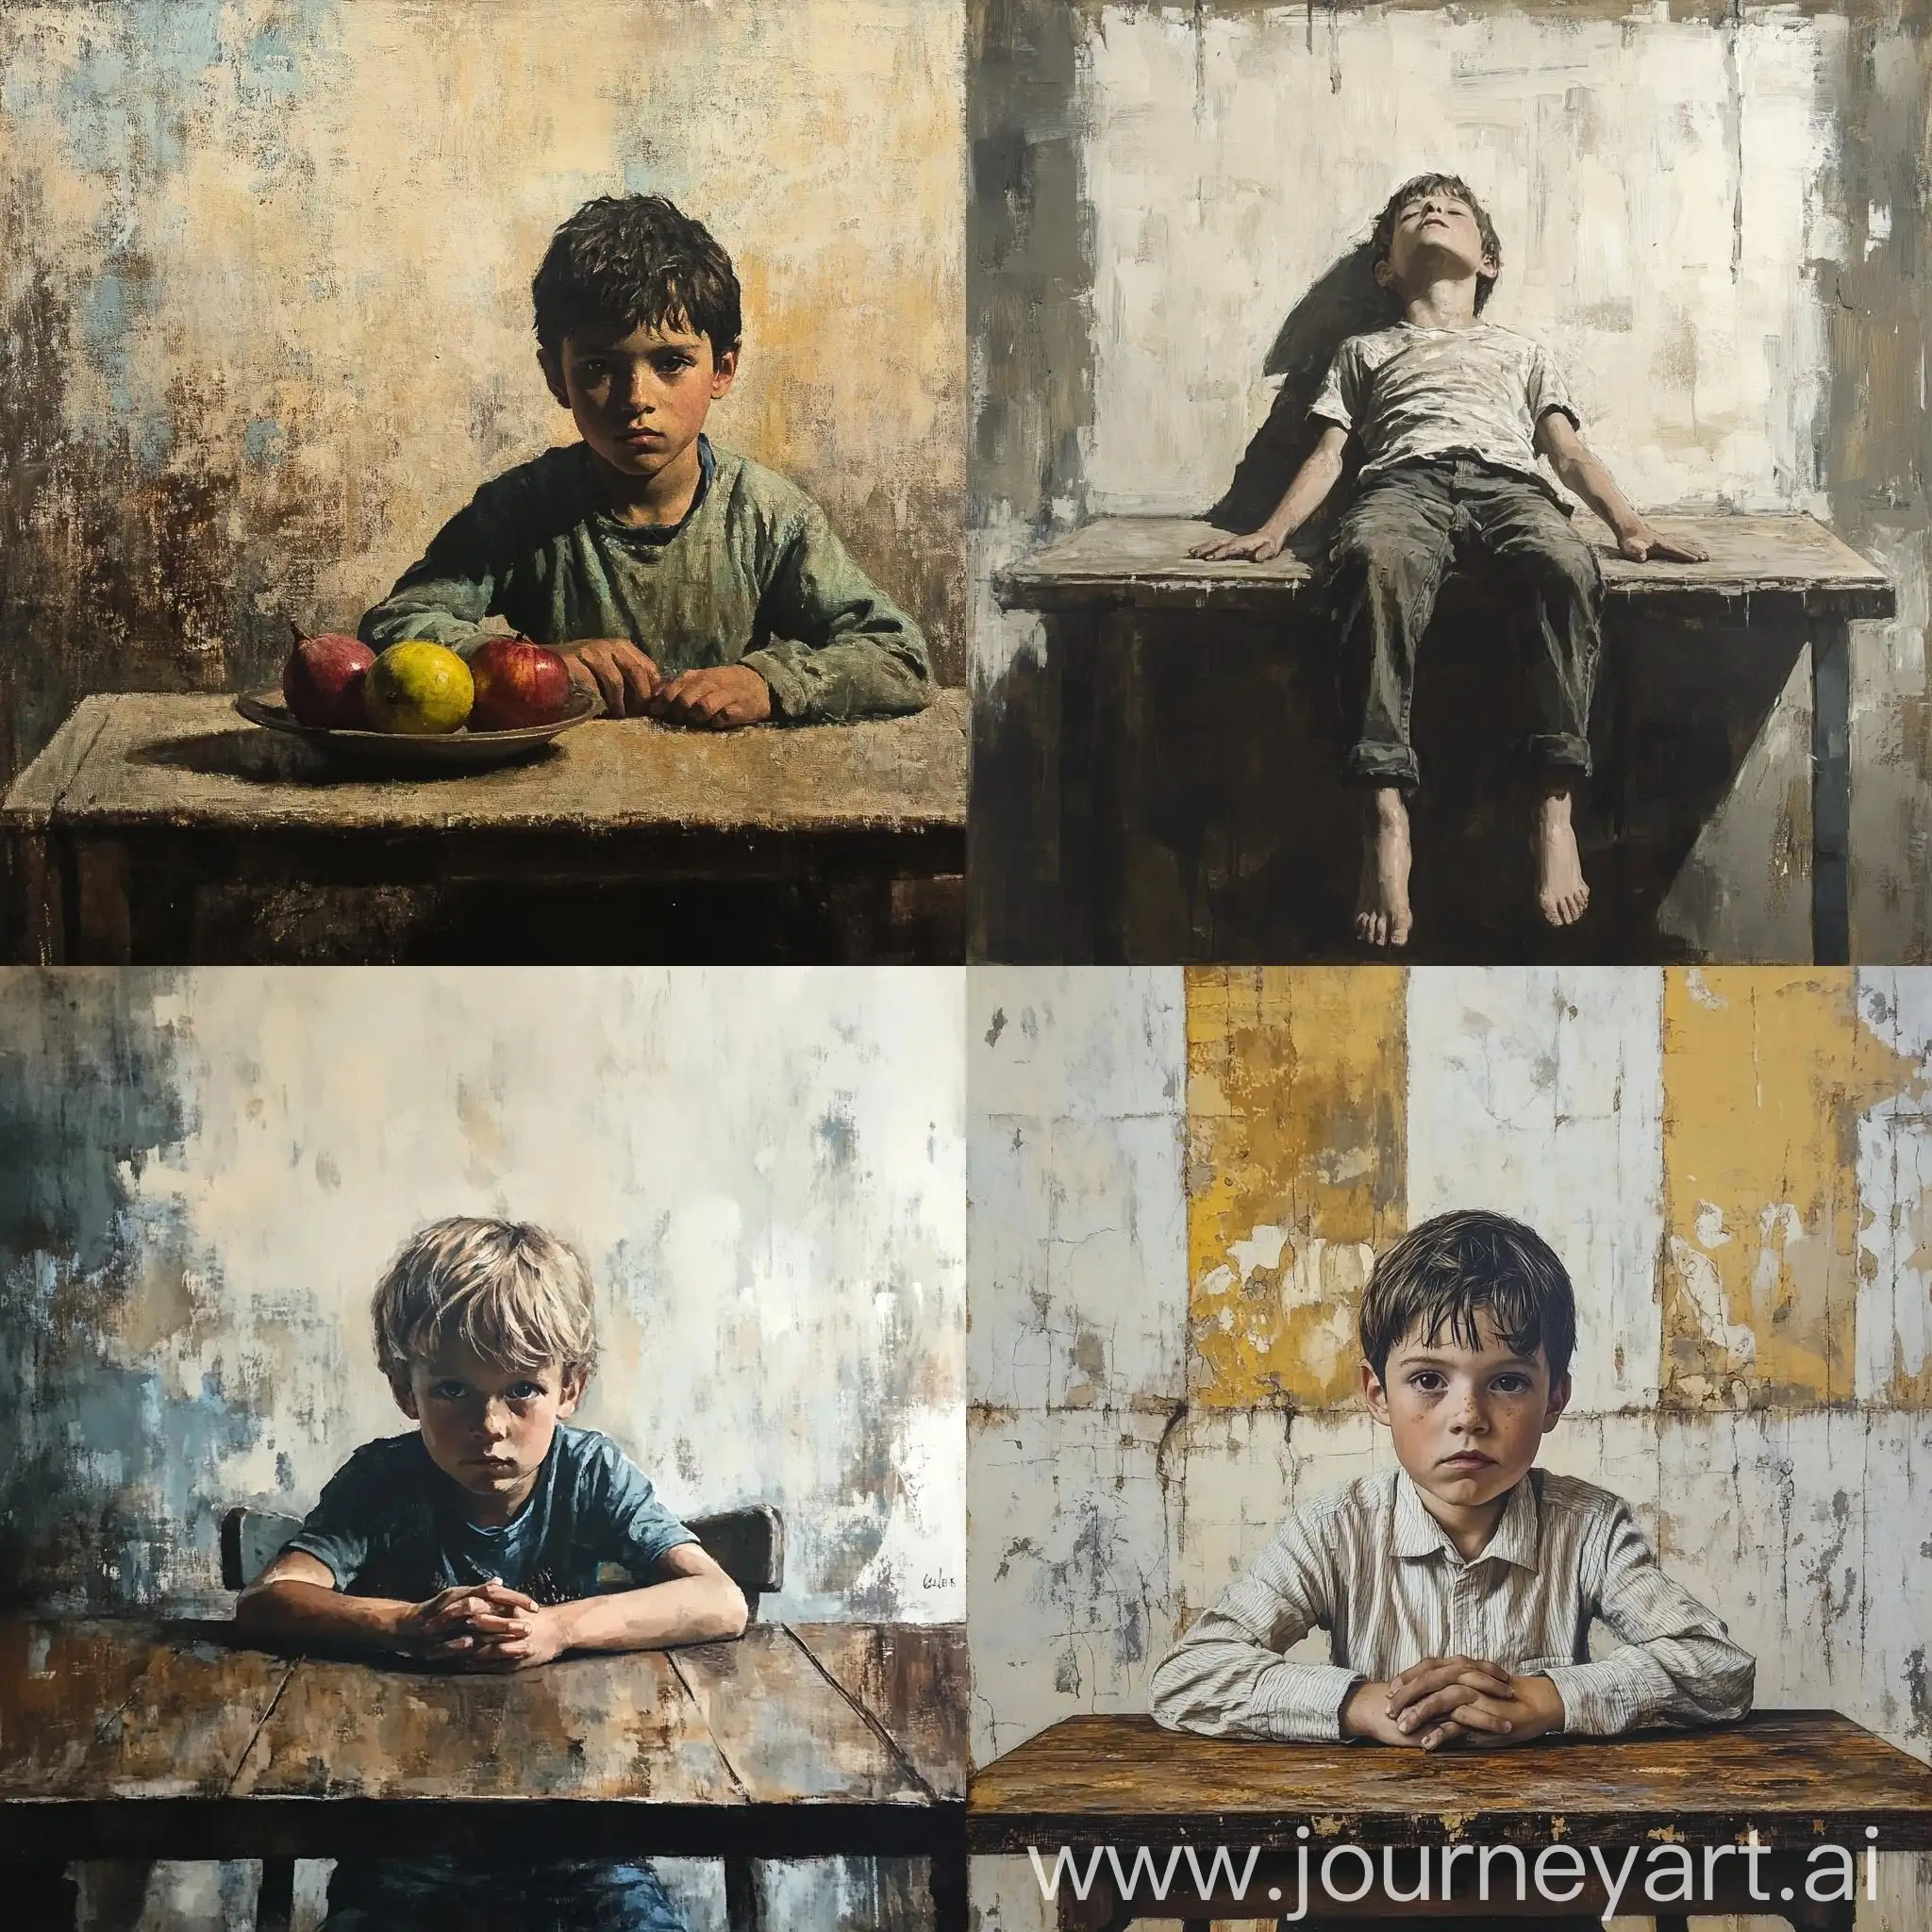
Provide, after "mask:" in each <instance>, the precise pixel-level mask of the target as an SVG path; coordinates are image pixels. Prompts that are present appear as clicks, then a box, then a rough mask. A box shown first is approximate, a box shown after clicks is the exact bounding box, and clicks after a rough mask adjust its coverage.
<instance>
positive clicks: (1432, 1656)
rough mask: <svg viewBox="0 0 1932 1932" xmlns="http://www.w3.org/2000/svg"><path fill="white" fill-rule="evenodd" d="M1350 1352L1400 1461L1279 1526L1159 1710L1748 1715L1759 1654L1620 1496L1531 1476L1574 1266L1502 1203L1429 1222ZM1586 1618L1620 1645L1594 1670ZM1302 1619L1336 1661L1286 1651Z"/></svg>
mask: <svg viewBox="0 0 1932 1932" xmlns="http://www.w3.org/2000/svg"><path fill="white" fill-rule="evenodd" d="M1360 1341H1361V1351H1362V1356H1363V1361H1362V1370H1361V1375H1362V1392H1363V1394H1364V1396H1365V1397H1366V1399H1367V1401H1368V1406H1369V1409H1370V1412H1371V1413H1372V1414H1373V1415H1374V1418H1375V1420H1376V1421H1377V1422H1378V1423H1380V1424H1382V1425H1383V1426H1384V1427H1385V1428H1387V1429H1388V1430H1389V1432H1390V1434H1391V1437H1392V1438H1393V1441H1394V1449H1395V1459H1396V1462H1397V1465H1398V1466H1397V1468H1396V1469H1394V1470H1393V1471H1391V1472H1390V1473H1388V1474H1378V1475H1370V1476H1360V1477H1357V1479H1356V1480H1355V1481H1353V1482H1350V1483H1344V1484H1343V1485H1342V1486H1341V1488H1340V1489H1337V1490H1331V1491H1329V1492H1328V1493H1327V1494H1325V1495H1323V1496H1318V1497H1316V1498H1315V1499H1314V1500H1313V1501H1312V1502H1309V1503H1307V1504H1306V1505H1304V1506H1303V1507H1300V1508H1298V1509H1297V1510H1296V1511H1295V1512H1294V1513H1293V1514H1292V1515H1291V1516H1290V1517H1289V1519H1288V1521H1287V1522H1286V1523H1284V1524H1282V1526H1281V1528H1280V1529H1279V1530H1278V1531H1277V1532H1276V1534H1275V1537H1274V1541H1273V1542H1271V1543H1270V1544H1269V1545H1268V1547H1267V1548H1266V1549H1265V1550H1263V1551H1262V1553H1261V1555H1260V1556H1259V1557H1257V1560H1256V1561H1255V1563H1254V1564H1253V1566H1252V1567H1251V1568H1250V1569H1248V1570H1247V1571H1246V1572H1244V1573H1243V1574H1241V1575H1240V1576H1238V1577H1236V1579H1235V1580H1234V1581H1233V1582H1232V1583H1231V1584H1229V1585H1228V1587H1227V1589H1226V1590H1225V1591H1223V1592H1222V1595H1221V1600H1220V1601H1219V1602H1218V1603H1217V1604H1216V1605H1215V1606H1214V1607H1213V1608H1212V1609H1210V1610H1206V1611H1204V1612H1203V1613H1202V1614H1201V1615H1200V1616H1199V1617H1198V1618H1196V1619H1195V1621H1194V1623H1193V1624H1192V1625H1191V1628H1190V1629H1189V1630H1188V1631H1187V1633H1186V1634H1185V1635H1184V1636H1183V1637H1182V1639H1181V1640H1180V1641H1179V1642H1178V1643H1177V1644H1176V1645H1175V1646H1174V1649H1173V1650H1171V1651H1170V1652H1169V1653H1168V1654H1167V1656H1166V1657H1163V1658H1162V1659H1161V1661H1160V1663H1159V1665H1158V1668H1157V1669H1156V1671H1155V1673H1154V1677H1153V1681H1152V1684H1151V1686H1150V1690H1149V1698H1148V1702H1149V1707H1150V1709H1151V1710H1152V1712H1153V1714H1154V1716H1155V1717H1156V1719H1158V1722H1160V1723H1161V1724H1165V1725H1167V1726H1168V1727H1169V1728H1170V1729H1173V1730H1184V1731H1198V1732H1201V1733H1203V1734H1205V1735H1207V1736H1208V1737H1219V1738H1257V1739H1273V1740H1284V1741H1287V1740H1309V1741H1319V1740H1337V1739H1344V1738H1358V1739H1363V1740H1369V1741H1372V1742H1374V1743H1378V1744H1397V1745H1407V1746H1411V1747H1413V1746H1418V1745H1419V1746H1420V1747H1421V1748H1422V1749H1423V1750H1424V1751H1439V1750H1443V1749H1447V1748H1450V1747H1452V1746H1454V1747H1460V1748H1469V1747H1474V1746H1499V1745H1508V1744H1521V1743H1526V1742H1528V1741H1529V1740H1531V1739H1532V1738H1539V1737H1541V1736H1542V1735H1543V1734H1544V1733H1545V1732H1549V1731H1563V1732H1568V1733H1572V1734H1575V1735H1582V1736H1591V1737H1608V1736H1612V1735H1614V1734H1615V1733H1617V1732H1620V1731H1624V1730H1629V1729H1632V1728H1634V1727H1636V1726H1638V1725H1642V1724H1724V1723H1728V1722H1730V1721H1732V1720H1734V1719H1737V1718H1740V1717H1742V1716H1743V1715H1744V1713H1745V1712H1746V1711H1747V1710H1749V1709H1750V1707H1751V1692H1752V1686H1753V1680H1754V1678H1755V1676H1756V1674H1757V1666H1756V1664H1755V1662H1754V1661H1753V1659H1752V1658H1751V1657H1750V1656H1748V1655H1747V1654H1746V1653H1745V1652H1744V1651H1741V1650H1740V1649H1739V1648H1738V1646H1737V1645H1736V1644H1735V1643H1733V1642H1731V1641H1729V1639H1728V1637H1727V1636H1726V1634H1725V1631H1724V1624H1722V1623H1721V1622H1719V1620H1718V1619H1717V1617H1716V1616H1715V1615H1714V1614H1713V1613H1712V1612H1711V1611H1709V1610H1707V1609H1706V1608H1705V1607H1704V1606H1703V1605H1702V1604H1700V1603H1698V1602H1697V1601H1696V1600H1695V1599H1694V1598H1693V1597H1692V1596H1691V1594H1690V1593H1689V1592H1688V1591H1685V1590H1684V1589H1683V1588H1682V1587H1681V1586H1680V1585H1678V1584H1675V1583H1673V1582H1672V1581H1671V1579H1670V1578H1669V1577H1667V1576H1666V1575H1665V1574H1663V1572H1662V1571H1661V1570H1659V1569H1658V1568H1657V1557H1656V1556H1655V1555H1654V1554H1653V1553H1652V1551H1651V1548H1650V1545H1649V1543H1648V1542H1647V1541H1645V1540H1644V1537H1643V1532H1642V1531H1641V1530H1640V1529H1639V1528H1638V1526H1637V1524H1636V1522H1635V1521H1634V1520H1633V1518H1632V1516H1631V1514H1630V1509H1629V1507H1628V1505H1627V1504H1625V1503H1624V1501H1623V1500H1622V1499H1621V1498H1620V1497H1618V1496H1614V1495H1612V1494H1611V1493H1610V1492H1609V1491H1607V1490H1600V1489H1598V1488H1596V1487H1595V1486H1594V1485H1593V1484H1591V1483H1586V1482H1581V1481H1579V1480H1577V1478H1575V1477H1574V1476H1567V1475H1556V1474H1551V1473H1550V1472H1548V1471H1547V1470H1540V1469H1537V1468H1535V1467H1533V1465H1534V1463H1535V1461H1536V1456H1537V1449H1538V1446H1539V1445H1540V1444H1541V1441H1542V1439H1543V1437H1544V1436H1546V1435H1548V1434H1549V1432H1550V1431H1551V1430H1552V1429H1554V1428H1555V1427H1556V1426H1557V1422H1558V1420H1559V1419H1560V1418H1561V1416H1562V1413H1563V1410H1564V1407H1565V1406H1566V1405H1567V1404H1568V1403H1569V1400H1570V1357H1571V1353H1572V1351H1573V1349H1574V1346H1575V1341H1576V1307H1575V1302H1574V1297H1573V1295H1572V1292H1571V1287H1570V1277H1569V1275H1568V1274H1566V1273H1565V1272H1564V1268H1563V1264H1562V1262H1561V1261H1559V1260H1558V1259H1557V1257H1556V1255H1555V1254H1554V1253H1553V1252H1552V1251H1551V1249H1550V1248H1549V1246H1548V1245H1547V1244H1546V1243H1545V1242H1544V1241H1542V1240H1541V1239H1540V1238H1539V1237H1538V1236H1537V1235H1536V1234H1535V1233H1534V1232H1532V1231H1531V1230H1530V1229H1529V1228H1527V1227H1524V1226H1523V1225H1522V1224H1520V1223H1518V1222H1514V1221H1510V1220H1508V1219H1507V1218H1506V1217H1505V1216H1503V1215H1500V1214H1491V1213H1484V1212H1460V1213H1451V1214H1442V1215H1438V1216H1437V1217H1436V1218H1435V1219H1434V1220H1432V1221H1425V1222H1424V1223H1422V1224H1421V1225H1420V1226H1417V1227H1415V1228H1412V1229H1411V1230H1410V1231H1409V1232H1408V1233H1407V1235H1405V1236H1404V1237H1403V1239H1402V1240H1401V1241H1398V1242H1396V1244H1395V1245H1394V1246H1393V1247H1392V1248H1391V1249H1390V1250H1389V1251H1388V1252H1387V1253H1386V1254H1384V1255H1383V1256H1382V1257H1380V1258H1379V1259H1378V1260H1377V1261H1376V1263H1375V1269H1374V1274H1373V1275H1372V1276H1371V1278H1370V1282H1369V1287H1368V1291H1367V1292H1366V1294H1365V1295H1364V1296H1363V1298H1362V1307H1361V1315H1360ZM1598 1618H1601V1619H1602V1621H1603V1622H1604V1623H1605V1624H1607V1625H1608V1627H1609V1628H1610V1630H1611V1631H1612V1632H1613V1633H1614V1634H1615V1635H1616V1636H1617V1637H1619V1638H1621V1639H1622V1640H1623V1644H1622V1647H1621V1648H1620V1649H1617V1650H1615V1651H1613V1652H1612V1653H1611V1654H1610V1655H1609V1656H1607V1657H1603V1658H1601V1659H1598V1660H1596V1661H1592V1660H1591V1657H1590V1654H1589V1634H1590V1625H1591V1622H1592V1621H1593V1620H1595V1619H1598ZM1317 1629H1321V1630H1326V1631H1327V1632H1328V1648H1329V1654H1330V1659H1331V1660H1330V1661H1329V1662H1327V1663H1325V1664H1323V1663H1301V1662H1291V1661H1290V1660H1289V1659H1288V1658H1286V1657H1283V1655H1282V1653H1283V1652H1284V1651H1285V1650H1287V1649H1288V1648H1289V1646H1290V1645H1291V1644H1292V1643H1295V1642H1297V1641H1300V1639H1302V1638H1303V1637H1305V1636H1307V1634H1308V1633H1309V1632H1310V1631H1312V1630H1317ZM1313 1923H1314V1922H1313V1921H1309V1922H1308V1925H1309V1927H1310V1928H1312V1926H1313ZM1417 1923H1418V1924H1420V1923H1423V1922H1417ZM1426 1923H1427V1924H1440V1923H1441V1922H1440V1921H1438V1920H1429V1921H1427V1922H1426ZM1478 1923H1480V1924H1489V1923H1490V1922H1489V1921H1482V1922H1477V1921H1474V1920H1457V1924H1458V1925H1464V1926H1469V1927H1472V1928H1474V1926H1476V1925H1477V1924H1478ZM1495 1923H1497V1924H1506V1923H1507V1924H1520V1923H1521V1922H1520V1921H1516V1920H1510V1921H1507V1922H1506V1921H1497V1922H1495ZM1540 1923H1541V1924H1545V1925H1547V1926H1550V1927H1557V1926H1560V1927H1564V1928H1568V1927H1572V1926H1574V1927H1576V1928H1579V1932H1580V1928H1581V1927H1584V1926H1591V1927H1594V1926H1596V1924H1597V1923H1598V1922H1597V1920H1596V1919H1594V1918H1583V1919H1574V1920H1573V1919H1567V1918H1553V1919H1549V1920H1545V1921H1541V1922H1540Z"/></svg>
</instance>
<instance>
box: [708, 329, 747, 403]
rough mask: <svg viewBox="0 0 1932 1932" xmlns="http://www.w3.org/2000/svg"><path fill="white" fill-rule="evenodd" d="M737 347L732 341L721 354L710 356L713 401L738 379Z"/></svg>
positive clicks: (726, 391)
mask: <svg viewBox="0 0 1932 1932" xmlns="http://www.w3.org/2000/svg"><path fill="white" fill-rule="evenodd" d="M739 347H740V345H739V344H738V343H736V342H734V343H733V344H732V345H731V347H730V348H728V349H726V350H725V351H724V354H723V355H722V356H718V355H714V356H713V357H712V358H711V400H712V401H713V402H714V403H715V402H716V401H718V399H719V398H720V397H721V396H724V395H726V394H728V393H729V392H730V389H731V385H732V384H733V383H734V382H736V381H737V380H738V351H739Z"/></svg>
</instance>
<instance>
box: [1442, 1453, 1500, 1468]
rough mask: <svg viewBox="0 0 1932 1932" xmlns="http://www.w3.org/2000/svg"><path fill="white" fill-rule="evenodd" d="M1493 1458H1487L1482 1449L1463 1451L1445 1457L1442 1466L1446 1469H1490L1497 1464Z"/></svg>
mask: <svg viewBox="0 0 1932 1932" xmlns="http://www.w3.org/2000/svg"><path fill="white" fill-rule="evenodd" d="M1495 1460H1496V1458H1495V1457H1493V1456H1485V1455H1484V1454H1483V1453H1482V1451H1481V1450H1480V1449H1461V1450H1458V1451H1457V1453H1456V1454H1455V1455H1454V1456H1445V1457H1443V1458H1442V1465H1443V1467H1444V1468H1445V1469H1489V1468H1491V1467H1492V1466H1493V1465H1494V1463H1495Z"/></svg>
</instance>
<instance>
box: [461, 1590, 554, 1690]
mask: <svg viewBox="0 0 1932 1932" xmlns="http://www.w3.org/2000/svg"><path fill="white" fill-rule="evenodd" d="M524 1602H525V1604H526V1605H528V1607H527V1608H525V1609H514V1610H511V1611H510V1612H509V1613H508V1615H507V1616H506V1617H504V1618H503V1619H501V1620H500V1624H501V1627H500V1628H492V1630H491V1632H490V1634H488V1635H486V1636H483V1637H481V1638H479V1639H478V1641H477V1644H476V1648H475V1651H474V1652H473V1653H472V1654H471V1656H470V1657H468V1658H467V1659H466V1661H465V1668H467V1669H469V1670H473V1671H503V1672H508V1671H527V1670H529V1669H530V1668H531V1667H532V1666H533V1665H536V1664H547V1663H548V1662H549V1661H550V1660H551V1658H552V1657H561V1656H562V1655H563V1653H564V1652H565V1651H566V1650H568V1649H569V1648H570V1639H569V1637H568V1635H567V1634H566V1633H565V1631H564V1627H563V1620H562V1618H560V1617H559V1616H558V1614H557V1612H556V1611H555V1610H554V1609H545V1608H542V1607H541V1606H539V1605H537V1604H533V1603H530V1600H529V1599H528V1598H527V1597H525V1599H524Z"/></svg>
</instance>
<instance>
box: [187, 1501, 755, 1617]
mask: <svg viewBox="0 0 1932 1932" xmlns="http://www.w3.org/2000/svg"><path fill="white" fill-rule="evenodd" d="M686 1526H687V1527H688V1528H689V1529H690V1530H691V1534H692V1535H693V1536H695V1537H696V1538H697V1540H698V1541H699V1542H700V1543H702V1544H703V1545H704V1547H705V1549H706V1550H707V1551H708V1553H709V1555H710V1556H711V1557H713V1558H714V1559H715V1560H716V1562H717V1564H718V1567H719V1568H720V1569H721V1570H723V1571H724V1574H725V1575H727V1576H728V1577H730V1579H731V1580H732V1582H733V1583H735V1584H737V1586H738V1587H739V1589H740V1590H741V1591H743V1592H744V1602H745V1607H746V1609H747V1610H748V1611H749V1613H750V1614H751V1615H752V1616H754V1617H756V1616H757V1615H758V1598H759V1597H760V1596H763V1595H765V1594H767V1593H768V1592H769V1591H774V1590H782V1589H783V1588H784V1585H785V1522H784V1519H783V1517H781V1516H780V1515H779V1514H778V1512H777V1510H775V1509H774V1508H773V1507H772V1506H771V1505H770V1504H769V1503H753V1504H750V1505H748V1506H747V1507H744V1508H742V1509H726V1510H724V1511H723V1512H722V1513H721V1514H719V1515H716V1516H694V1517H692V1518H691V1521H690V1523H689V1524H687V1525H686ZM301 1527H302V1519H301V1518H300V1517H299V1516H284V1515H281V1514H279V1513H278V1512H276V1511H275V1510H273V1509H250V1508H247V1507H242V1506H239V1505H238V1506H237V1507H235V1508H233V1509H230V1510H229V1511H228V1512H227V1514H226V1515H225V1516H224V1517H223V1518H222V1588H223V1589H224V1590H245V1589H247V1587H248V1586H249V1585H250V1584H251V1583H253V1582H254V1581H255V1579H256V1578H257V1577H258V1576H259V1575H260V1574H261V1573H262V1572H263V1571H264V1570H266V1569H267V1568H268V1566H269V1565H270V1564H271V1563H273V1562H274V1561H275V1557H277V1556H278V1555H279V1554H280V1553H281V1548H282V1545H283V1544H284V1543H286V1542H287V1541H289V1539H290V1538H291V1536H293V1535H294V1534H295V1532H296V1531H297V1530H298V1529H300V1528H301ZM598 1580H599V1581H600V1582H602V1583H605V1584H606V1585H607V1586H608V1587H612V1588H615V1589H619V1590H623V1589H626V1588H628V1587H629V1586H630V1585H631V1584H632V1583H633V1582H634V1581H635V1579H634V1578H633V1577H631V1576H630V1575H629V1574H627V1573H626V1572H625V1571H623V1570H621V1569H620V1568H619V1567H618V1566H617V1565H616V1564H614V1563H606V1564H604V1565H603V1566H602V1567H601V1569H600V1570H599V1572H598Z"/></svg>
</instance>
